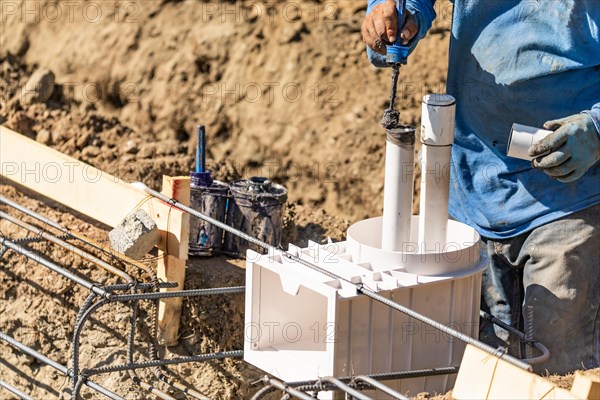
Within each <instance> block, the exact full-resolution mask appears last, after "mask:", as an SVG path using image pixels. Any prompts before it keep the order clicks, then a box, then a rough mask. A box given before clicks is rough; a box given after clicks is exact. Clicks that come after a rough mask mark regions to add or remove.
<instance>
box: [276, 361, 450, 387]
mask: <svg viewBox="0 0 600 400" xmlns="http://www.w3.org/2000/svg"><path fill="white" fill-rule="evenodd" d="M458 369H459V367H458V366H454V367H443V368H429V369H415V370H411V371H400V372H384V373H380V374H368V375H363V376H368V377H370V378H373V379H376V380H378V381H387V380H396V379H409V378H422V377H426V376H438V375H450V374H456V373H458ZM338 379H339V380H340V381H342V382H348V383H350V382H352V380H353V379H354V377H353V376H346V377H343V378H338ZM287 384H288V385H289V386H293V387H296V388H297V387H305V386H313V387H317V386H319V385H321V381H319V380H311V381H296V382H287Z"/></svg>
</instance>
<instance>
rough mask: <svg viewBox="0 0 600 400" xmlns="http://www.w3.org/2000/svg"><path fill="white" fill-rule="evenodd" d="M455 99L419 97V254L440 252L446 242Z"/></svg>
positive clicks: (447, 96) (441, 96) (448, 96)
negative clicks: (420, 109)
mask: <svg viewBox="0 0 600 400" xmlns="http://www.w3.org/2000/svg"><path fill="white" fill-rule="evenodd" d="M455 113H456V101H455V100H454V97H452V96H450V95H447V94H441V95H440V94H434V95H427V96H425V97H424V98H423V110H422V114H421V143H422V144H423V147H422V149H421V200H420V209H421V211H420V218H419V246H420V248H421V253H430V252H437V253H441V252H442V250H443V249H444V247H445V246H446V242H447V230H448V199H449V190H450V166H451V164H450V163H451V152H452V144H453V143H454V119H455Z"/></svg>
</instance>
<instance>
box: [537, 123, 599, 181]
mask: <svg viewBox="0 0 600 400" xmlns="http://www.w3.org/2000/svg"><path fill="white" fill-rule="evenodd" d="M544 128H546V129H549V130H553V131H554V133H551V134H550V135H548V136H546V137H545V138H544V139H542V140H540V141H539V142H537V143H536V144H534V145H533V146H531V148H530V149H529V155H530V156H531V157H537V158H535V159H534V160H533V162H532V164H533V166H534V167H535V168H539V169H541V170H542V171H544V172H545V173H546V174H548V175H549V176H551V177H552V178H555V179H557V180H558V181H560V182H565V183H566V182H573V181H575V180H577V179H579V178H581V176H583V174H585V172H586V171H587V170H588V169H589V168H590V167H591V166H592V165H594V164H595V163H596V162H597V161H598V160H599V159H600V137H599V136H598V131H597V130H596V126H595V125H594V121H593V120H592V117H591V116H589V115H588V114H577V115H572V116H570V117H566V118H562V119H557V120H554V121H548V122H546V123H545V124H544ZM548 152H550V153H549V154H547V153H548ZM545 154H546V155H545Z"/></svg>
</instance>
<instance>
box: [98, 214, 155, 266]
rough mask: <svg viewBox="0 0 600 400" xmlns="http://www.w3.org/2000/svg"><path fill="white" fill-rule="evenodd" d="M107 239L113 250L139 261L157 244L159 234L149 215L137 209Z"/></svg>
mask: <svg viewBox="0 0 600 400" xmlns="http://www.w3.org/2000/svg"><path fill="white" fill-rule="evenodd" d="M108 237H109V239H110V245H111V247H112V249H113V250H115V251H118V252H120V253H123V254H125V255H126V256H128V257H131V258H133V259H135V260H139V259H141V258H142V257H143V256H144V255H145V254H146V253H148V252H149V251H150V250H152V248H153V247H154V246H155V245H156V244H157V243H158V242H159V240H160V233H159V231H158V227H157V226H156V223H155V222H154V221H153V220H152V218H151V217H150V215H148V213H147V212H146V211H144V210H142V209H139V210H137V211H135V212H134V213H133V214H129V215H128V216H127V217H125V219H124V220H123V221H121V223H120V224H119V225H117V226H116V227H115V228H114V229H113V230H112V231H110V232H109V234H108Z"/></svg>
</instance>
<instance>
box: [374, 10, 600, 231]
mask: <svg viewBox="0 0 600 400" xmlns="http://www.w3.org/2000/svg"><path fill="white" fill-rule="evenodd" d="M383 1H384V0H370V1H369V10H368V11H367V12H370V9H371V8H372V7H373V6H374V5H376V4H378V3H382V2H383ZM434 2H435V0H407V9H408V10H409V11H411V12H412V13H413V14H415V16H416V19H417V22H418V24H419V32H418V34H417V36H416V37H415V38H414V39H413V40H412V41H411V43H410V46H411V48H413V49H414V47H415V46H416V43H417V42H418V41H419V40H420V39H422V38H423V37H424V36H425V34H426V32H427V30H428V29H429V28H430V27H431V23H432V21H433V19H434V18H435V12H434V8H433V6H434ZM599 26H600V2H599V1H597V0H562V1H558V0H538V1H535V2H532V1H528V0H523V1H520V0H502V1H488V0H455V1H454V11H453V23H452V36H451V38H450V57H449V66H448V83H447V92H448V93H449V94H451V95H453V96H454V97H455V98H456V104H457V110H456V131H455V143H454V146H453V149H452V170H451V185H450V204H449V211H450V213H451V214H452V215H453V216H454V217H455V218H456V219H458V220H459V221H462V222H465V223H467V224H469V225H471V226H473V227H474V228H476V229H477V230H478V231H479V233H481V234H482V235H483V236H484V237H488V238H493V239H502V238H509V237H514V236H517V235H519V234H521V233H524V232H527V231H529V230H531V229H533V228H535V227H537V226H540V225H543V224H546V223H548V222H551V221H553V220H556V219H559V218H561V217H564V216H566V215H568V214H571V213H574V212H577V211H579V210H582V209H585V208H588V207H591V206H593V205H595V204H599V203H600V166H599V164H600V163H596V164H595V165H594V166H592V168H590V169H589V170H588V172H587V173H586V174H585V175H584V176H583V177H581V178H580V179H578V180H576V181H575V182H572V183H561V182H558V181H556V180H554V179H552V178H550V177H548V176H547V175H546V174H545V173H543V172H542V171H539V170H536V169H533V168H532V166H531V163H530V162H528V161H523V160H519V159H514V158H509V157H507V156H506V148H507V142H508V137H509V132H510V128H511V125H512V124H513V123H514V122H516V123H520V124H525V125H530V126H538V127H539V126H542V125H543V123H544V122H546V121H548V120H553V119H557V118H562V117H566V116H569V115H574V114H578V113H581V112H587V113H588V114H590V115H591V116H592V118H593V119H594V122H595V124H596V127H598V128H600V39H599ZM368 54H369V59H370V60H371V62H372V63H373V64H374V65H376V66H385V60H384V58H383V56H380V55H379V54H377V53H375V52H373V51H371V50H370V49H368ZM409 63H410V58H409ZM400 79H402V72H401V73H400Z"/></svg>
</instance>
